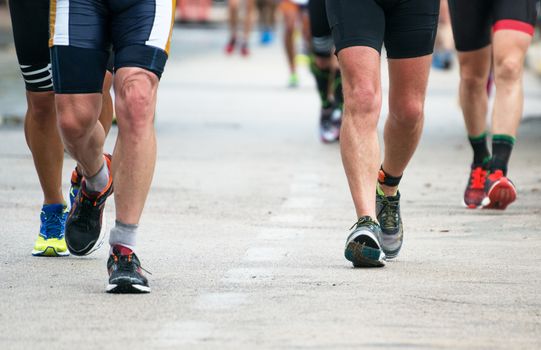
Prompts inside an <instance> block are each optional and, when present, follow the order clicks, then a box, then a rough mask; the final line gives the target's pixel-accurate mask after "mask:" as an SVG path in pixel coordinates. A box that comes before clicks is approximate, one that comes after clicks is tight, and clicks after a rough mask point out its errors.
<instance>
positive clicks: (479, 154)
mask: <svg viewBox="0 0 541 350" xmlns="http://www.w3.org/2000/svg"><path fill="white" fill-rule="evenodd" d="M468 139H469V140H470V145H471V147H472V148H473V164H475V165H484V164H487V162H488V161H489V160H490V152H489V151H488V146H487V133H486V132H484V133H482V134H481V135H479V136H468Z"/></svg>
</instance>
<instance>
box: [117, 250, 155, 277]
mask: <svg viewBox="0 0 541 350" xmlns="http://www.w3.org/2000/svg"><path fill="white" fill-rule="evenodd" d="M134 256H135V254H134V253H133V252H131V253H129V254H120V253H117V252H113V260H114V261H115V263H117V264H118V269H119V270H123V271H132V270H133V269H134V268H133V265H135V270H137V268H140V269H141V270H143V271H145V272H146V273H148V274H149V275H152V272H150V271H148V270H147V269H145V268H144V267H143V266H141V263H140V262H139V259H137V257H136V258H135V259H134Z"/></svg>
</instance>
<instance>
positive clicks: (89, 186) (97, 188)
mask: <svg viewBox="0 0 541 350" xmlns="http://www.w3.org/2000/svg"><path fill="white" fill-rule="evenodd" d="M85 182H86V190H87V191H89V192H101V191H103V189H104V188H105V187H106V186H107V183H108V182H109V169H108V168H107V164H106V163H105V160H104V161H103V165H102V166H101V168H100V170H99V171H98V173H97V174H96V175H94V176H92V177H85Z"/></svg>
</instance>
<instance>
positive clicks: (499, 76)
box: [494, 57, 522, 83]
mask: <svg viewBox="0 0 541 350" xmlns="http://www.w3.org/2000/svg"><path fill="white" fill-rule="evenodd" d="M494 71H495V76H496V83H498V81H500V80H504V81H518V80H520V78H521V75H522V61H521V60H519V59H516V58H513V57H504V58H503V59H501V60H496V62H495V69H494Z"/></svg>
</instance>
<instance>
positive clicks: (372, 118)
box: [344, 86, 381, 126]
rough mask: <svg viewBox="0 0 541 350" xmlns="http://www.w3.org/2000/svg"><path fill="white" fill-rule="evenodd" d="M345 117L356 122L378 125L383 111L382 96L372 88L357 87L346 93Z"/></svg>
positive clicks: (347, 90)
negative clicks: (380, 113) (381, 110)
mask: <svg viewBox="0 0 541 350" xmlns="http://www.w3.org/2000/svg"><path fill="white" fill-rule="evenodd" d="M344 101H345V106H346V113H345V117H349V118H353V119H354V120H355V121H358V122H362V123H363V124H364V125H366V123H367V122H368V123H370V124H373V126H375V125H377V120H378V117H379V112H380V109H381V94H380V92H379V91H378V90H377V89H376V88H375V87H372V86H356V87H353V88H351V89H346V91H344Z"/></svg>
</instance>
